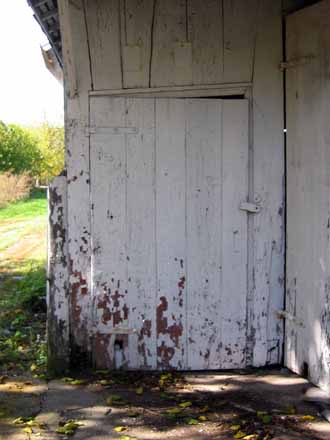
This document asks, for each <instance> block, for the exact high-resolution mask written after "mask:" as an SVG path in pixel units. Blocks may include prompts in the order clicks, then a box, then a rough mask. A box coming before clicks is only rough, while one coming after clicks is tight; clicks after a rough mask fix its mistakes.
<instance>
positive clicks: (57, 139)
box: [30, 122, 64, 183]
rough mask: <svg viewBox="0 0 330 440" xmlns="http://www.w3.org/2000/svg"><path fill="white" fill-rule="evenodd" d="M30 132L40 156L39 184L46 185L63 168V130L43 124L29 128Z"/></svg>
mask: <svg viewBox="0 0 330 440" xmlns="http://www.w3.org/2000/svg"><path fill="white" fill-rule="evenodd" d="M30 132H31V133H32V135H33V136H34V137H35V139H36V141H37V146H38V151H39V153H40V155H41V161H40V163H39V168H38V178H39V179H40V181H41V182H43V183H48V182H49V181H50V180H52V179H53V178H54V177H55V176H58V175H59V174H60V173H61V171H62V170H63V168H64V129H63V127H56V126H53V125H50V124H49V123H47V122H45V123H43V124H42V125H40V126H39V127H36V128H31V129H30Z"/></svg>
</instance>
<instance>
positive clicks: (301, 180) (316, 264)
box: [285, 0, 330, 391]
mask: <svg viewBox="0 0 330 440" xmlns="http://www.w3.org/2000/svg"><path fill="white" fill-rule="evenodd" d="M329 29H330V2H329V1H328V0H327V1H323V2H320V3H319V4H317V5H314V6H311V7H309V8H307V9H305V10H302V11H299V12H296V13H294V14H293V15H291V16H289V17H288V18H287V58H288V61H290V60H291V61H293V62H294V63H295V65H294V66H293V67H291V68H290V69H288V70H287V101H288V108H287V114H288V126H287V129H288V134H287V139H288V142H287V152H288V153H287V154H288V157H287V181H288V183H287V188H288V193H287V203H288V226H287V228H288V229H287V234H288V244H287V292H286V310H287V320H286V353H285V362H286V365H287V366H288V367H289V368H290V369H292V370H293V371H295V372H297V373H303V374H308V376H309V379H310V380H311V381H313V382H314V383H316V384H317V385H319V386H322V387H323V388H325V389H327V390H328V391H330V344H329V340H330V339H329V337H330V235H329V230H330V198H329V194H330V167H329V164H330V137H329V135H330V124H329V114H330V80H329V78H330V77H329V73H330V69H329V54H330V32H329ZM306 30H307V32H306ZM304 57H305V58H304Z"/></svg>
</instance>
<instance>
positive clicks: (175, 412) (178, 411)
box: [165, 408, 182, 414]
mask: <svg viewBox="0 0 330 440" xmlns="http://www.w3.org/2000/svg"><path fill="white" fill-rule="evenodd" d="M181 411H182V409H181V408H170V409H167V410H166V411H165V412H166V413H167V414H179V413H181Z"/></svg>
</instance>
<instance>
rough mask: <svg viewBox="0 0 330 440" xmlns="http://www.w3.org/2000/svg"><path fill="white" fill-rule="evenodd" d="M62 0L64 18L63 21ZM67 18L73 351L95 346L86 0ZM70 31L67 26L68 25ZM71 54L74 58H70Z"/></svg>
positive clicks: (74, 6) (65, 54) (65, 51)
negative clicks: (71, 74) (71, 66)
mask: <svg viewBox="0 0 330 440" xmlns="http://www.w3.org/2000/svg"><path fill="white" fill-rule="evenodd" d="M60 5H61V2H59V10H60V21H61V26H62V24H63V20H62V19H61V17H62V13H61V11H62V9H61V6H60ZM69 7H70V11H69V16H68V17H67V20H66V21H64V22H67V21H69V23H70V26H71V41H70V44H69V45H68V46H66V45H65V44H66V43H65V41H66V40H63V57H64V65H65V66H68V65H69V64H70V63H74V66H75V69H74V70H75V72H76V75H77V77H76V80H77V94H75V95H74V96H72V95H70V94H68V93H67V95H68V97H67V99H66V112H65V131H66V137H65V143H66V166H67V185H68V189H67V194H68V265H69V291H70V322H71V327H70V332H71V337H72V339H71V350H72V353H74V352H75V349H76V347H78V346H79V347H80V349H81V350H82V352H83V353H87V352H88V351H89V350H90V338H89V336H90V332H91V329H90V325H91V321H90V300H91V297H90V270H91V262H90V246H91V244H90V201H89V189H90V185H89V184H90V180H89V139H88V137H86V135H85V127H86V125H88V124H89V111H88V106H89V104H88V90H90V89H91V76H90V64H89V50H88V44H87V30H86V25H85V24H86V22H85V13H84V5H83V2H82V0H78V1H75V2H74V3H72V2H69ZM62 12H63V13H65V9H64V10H63V11H62ZM64 31H65V29H64ZM68 58H70V60H69V59H68ZM64 76H65V88H66V90H68V89H70V77H69V76H68V72H67V70H66V67H65V69H64Z"/></svg>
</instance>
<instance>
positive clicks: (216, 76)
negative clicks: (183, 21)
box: [188, 0, 231, 84]
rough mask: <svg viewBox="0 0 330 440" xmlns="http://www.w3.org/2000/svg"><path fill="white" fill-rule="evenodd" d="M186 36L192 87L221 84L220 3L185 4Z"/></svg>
mask: <svg viewBox="0 0 330 440" xmlns="http://www.w3.org/2000/svg"><path fill="white" fill-rule="evenodd" d="M188 32H189V34H188V36H189V40H190V41H191V44H192V82H193V84H217V83H221V82H223V70H224V65H223V1H222V0H205V1H202V2H201V1H200V0H188ZM230 81H231V80H230Z"/></svg>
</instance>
